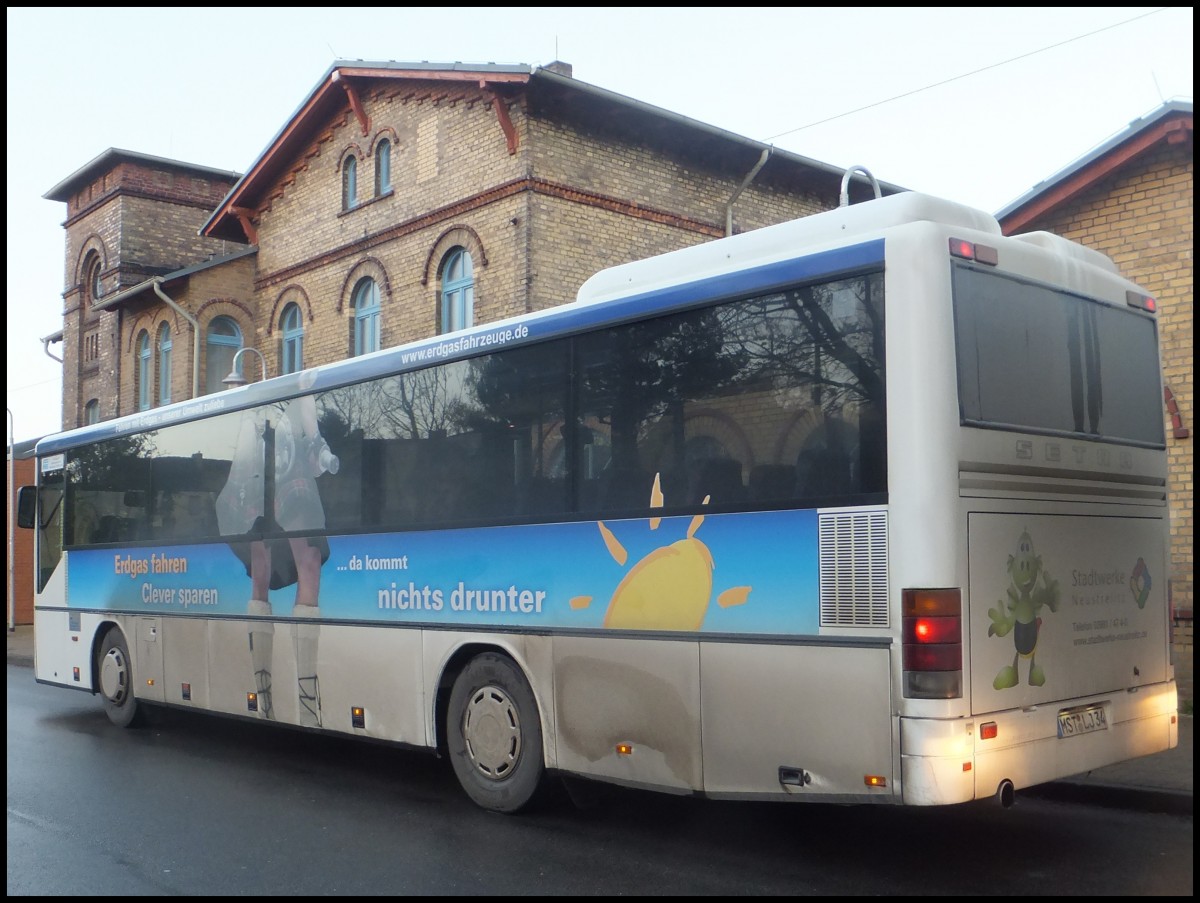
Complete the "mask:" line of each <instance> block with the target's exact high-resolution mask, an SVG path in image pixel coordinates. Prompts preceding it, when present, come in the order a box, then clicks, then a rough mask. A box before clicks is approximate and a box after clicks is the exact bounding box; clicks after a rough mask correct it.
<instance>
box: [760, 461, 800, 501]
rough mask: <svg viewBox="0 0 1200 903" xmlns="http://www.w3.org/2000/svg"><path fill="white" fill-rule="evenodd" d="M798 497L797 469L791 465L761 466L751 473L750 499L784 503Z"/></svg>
mask: <svg viewBox="0 0 1200 903" xmlns="http://www.w3.org/2000/svg"><path fill="white" fill-rule="evenodd" d="M795 495H796V468H795V467H793V466H792V465H791V464H759V465H758V466H757V467H755V468H754V469H753V470H751V471H750V497H751V498H753V499H754V500H756V501H782V500H785V499H790V498H794V497H795Z"/></svg>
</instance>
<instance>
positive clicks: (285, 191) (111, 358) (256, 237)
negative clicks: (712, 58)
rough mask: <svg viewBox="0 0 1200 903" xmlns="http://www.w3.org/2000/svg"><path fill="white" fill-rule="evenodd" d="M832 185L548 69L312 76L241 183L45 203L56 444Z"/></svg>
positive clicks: (378, 340)
mask: <svg viewBox="0 0 1200 903" xmlns="http://www.w3.org/2000/svg"><path fill="white" fill-rule="evenodd" d="M842 176H843V172H842V170H840V169H835V168H834V167H831V166H826V165H823V164H820V163H817V162H814V161H812V160H808V159H806V158H803V157H798V156H796V155H794V154H789V153H786V152H783V151H779V150H777V149H775V148H772V147H770V146H769V145H765V144H761V143H759V142H755V141H751V140H749V139H746V138H742V137H740V136H738V135H734V134H732V133H729V132H724V131H721V130H719V129H715V128H713V127H711V126H707V125H704V124H703V123H699V122H696V121H694V120H690V119H685V118H684V117H681V116H677V115H675V114H672V113H669V112H667V111H665V110H661V109H658V108H654V107H650V106H647V105H645V104H641V103H638V102H636V101H633V100H630V99H629V98H626V97H623V96H621V95H617V94H614V93H611V92H608V91H604V90H602V89H599V88H596V87H593V86H591V85H588V84H585V83H583V82H580V81H577V80H576V79H574V78H572V77H571V69H570V66H568V65H566V64H564V63H553V64H551V65H550V66H547V67H545V68H532V67H528V66H501V65H494V64H487V65H463V64H457V63H456V64H450V65H438V64H429V63H420V64H408V63H390V62H389V63H362V62H356V63H346V62H340V63H335V64H334V65H333V66H331V67H330V69H329V70H328V71H327V72H326V73H325V75H324V76H323V77H322V78H321V80H320V81H319V82H318V83H317V85H316V87H314V88H313V90H312V91H311V92H310V93H309V94H308V96H307V97H306V98H305V100H304V101H303V103H302V104H301V105H300V106H299V108H298V109H297V111H296V113H295V114H294V115H293V117H292V119H291V120H289V121H288V122H286V123H284V124H283V127H282V128H281V129H280V131H279V133H278V134H277V136H276V138H275V139H274V140H273V141H272V143H271V144H270V145H269V146H268V147H267V148H266V149H265V150H264V151H263V152H262V154H261V155H260V156H259V157H258V159H257V160H255V161H254V162H253V164H252V165H251V166H250V167H249V169H248V170H247V172H246V173H245V174H244V175H240V176H239V175H238V174H236V173H229V172H222V171H219V170H213V169H209V168H206V167H202V166H194V165H191V164H186V163H181V162H179V161H174V160H164V159H161V158H155V157H150V156H147V155H144V154H137V153H132V152H129V151H122V150H109V151H107V152H105V153H104V154H101V155H100V156H99V157H97V158H96V159H94V160H93V161H91V162H90V163H88V164H87V165H86V166H84V167H83V168H82V169H80V170H79V171H78V172H76V173H74V174H72V175H71V176H69V177H68V178H67V179H65V180H64V181H63V182H61V183H60V184H59V185H57V186H55V187H54V188H53V189H51V190H50V191H49V192H47V194H46V195H45V196H46V197H47V198H48V199H50V200H57V201H63V202H65V203H66V204H67V219H66V224H65V226H66V233H67V249H66V273H65V282H66V289H65V291H64V293H63V298H64V317H63V330H62V333H61V335H59V336H54V337H52V338H54V339H61V341H62V342H63V359H64V361H65V364H64V379H63V427H64V428H71V427H74V426H77V425H81V424H84V423H88V422H94V421H97V420H104V419H109V418H112V417H116V416H119V415H122V414H128V413H131V412H134V411H138V410H146V409H149V408H153V407H157V406H159V405H161V404H167V403H170V402H174V401H180V400H183V399H187V398H192V397H195V396H197V395H202V394H206V393H209V392H214V391H218V390H220V389H221V388H223V386H222V383H221V381H222V379H223V378H224V377H225V376H226V375H227V374H228V373H229V372H230V369H231V366H232V365H233V357H234V354H235V352H236V351H237V349H238V348H240V347H243V346H249V347H252V348H254V349H256V350H257V351H258V352H261V354H262V361H261V362H259V361H257V360H251V361H249V362H247V360H246V356H245V355H242V356H241V360H240V362H239V366H242V367H247V366H248V367H250V370H249V371H246V376H247V378H249V379H256V378H258V377H259V375H260V374H261V373H262V371H265V373H266V375H272V376H274V375H279V374H281V373H287V372H292V371H295V370H299V369H302V368H303V367H310V366H315V365H319V364H321V363H327V362H330V361H334V360H340V359H343V358H345V357H348V356H351V355H355V354H361V353H365V352H368V351H372V350H375V349H377V348H381V347H388V346H393V345H398V344H401V343H403V342H406V341H410V340H414V339H419V338H425V337H428V336H430V335H434V334H437V333H439V332H447V331H451V330H453V329H457V328H460V327H462V326H466V325H472V324H478V323H486V322H489V321H493V320H497V319H501V318H503V317H508V316H512V315H515V314H519V313H522V312H527V311H532V310H538V309H542V308H545V307H548V306H552V305H557V304H561V303H563V302H566V301H570V300H572V299H573V298H574V296H575V293H576V290H577V289H578V288H579V286H580V285H581V284H582V283H583V281H584V280H585V279H587V278H588V277H589V276H590V275H592V274H593V273H594V272H596V271H597V270H600V269H602V268H604V267H606V266H611V265H613V264H617V263H622V262H625V261H628V260H633V259H637V258H642V257H647V256H650V255H653V254H658V253H661V252H664V251H669V250H674V249H676V248H680V247H684V246H687V245H691V244H695V243H698V242H703V241H708V240H710V239H712V238H716V237H719V236H721V235H724V234H727V233H729V232H734V231H745V230H750V229H756V228H759V227H761V226H765V225H769V224H772V223H777V222H781V221H784V220H788V219H792V218H795V217H798V216H803V215H806V214H810V213H814V212H817V211H820V210H824V209H828V208H830V207H833V206H836V205H837V203H838V199H839V193H840V189H841V180H842ZM882 190H883V192H884V193H889V194H890V193H893V192H894V191H896V190H897V189H896V188H894V187H893V186H887V185H885V186H882ZM870 191H871V188H870V186H869V185H868V184H867V182H866V181H865V180H863V179H862V177H861V176H860V177H859V180H858V181H856V182H854V183H852V184H851V195H852V199H858V198H860V197H866V196H868V195H869V193H870ZM260 366H261V367H262V371H260V369H259V368H260Z"/></svg>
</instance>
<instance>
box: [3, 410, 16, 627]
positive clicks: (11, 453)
mask: <svg viewBox="0 0 1200 903" xmlns="http://www.w3.org/2000/svg"><path fill="white" fill-rule="evenodd" d="M4 410H6V411H8V630H9V632H10V633H11V632H13V631H15V630H16V629H17V618H16V604H17V603H16V598H15V594H16V583H15V582H14V581H13V551H14V550H13V533H14V530H15V528H14V526H13V513H14V509H15V508H16V501H15V500H14V499H13V464H14V460H15V458H16V457H17V450H16V448H15V447H14V446H13V412H12V408H5V409H4Z"/></svg>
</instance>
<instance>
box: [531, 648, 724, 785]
mask: <svg viewBox="0 0 1200 903" xmlns="http://www.w3.org/2000/svg"><path fill="white" fill-rule="evenodd" d="M699 664H700V663H699V652H698V644H697V643H695V642H673V641H659V640H640V639H628V640H627V639H622V638H621V637H618V636H611V635H610V636H604V637H561V636H560V637H555V639H554V674H555V681H556V683H555V700H554V709H555V717H556V720H557V724H558V733H557V740H558V766H559V768H560V769H562V770H564V771H569V772H574V773H576V774H581V775H588V776H591V777H596V778H600V779H603V780H608V781H613V782H616V783H620V784H626V785H629V786H638V787H653V788H657V789H662V790H676V791H680V792H690V791H699V790H701V789H702V784H703V775H702V762H701V746H700V742H701V739H700V667H699ZM618 744H628V745H629V746H630V747H632V751H631V752H628V753H619V752H618V751H617V746H618Z"/></svg>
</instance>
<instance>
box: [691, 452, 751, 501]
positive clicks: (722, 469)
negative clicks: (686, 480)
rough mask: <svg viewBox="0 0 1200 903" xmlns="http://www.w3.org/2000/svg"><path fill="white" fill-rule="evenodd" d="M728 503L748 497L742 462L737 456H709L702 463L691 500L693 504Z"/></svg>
mask: <svg viewBox="0 0 1200 903" xmlns="http://www.w3.org/2000/svg"><path fill="white" fill-rule="evenodd" d="M705 498H708V499H709V504H713V505H727V504H730V503H734V502H740V501H743V500H745V498H746V485H745V484H744V483H743V482H742V462H741V461H738V460H736V459H735V458H708V459H706V460H705V461H703V462H702V463H701V464H700V470H699V474H698V475H697V477H696V485H695V487H694V489H693V490H692V497H691V499H690V500H689V501H691V503H692V504H693V505H700V504H703V503H704V499H705Z"/></svg>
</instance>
